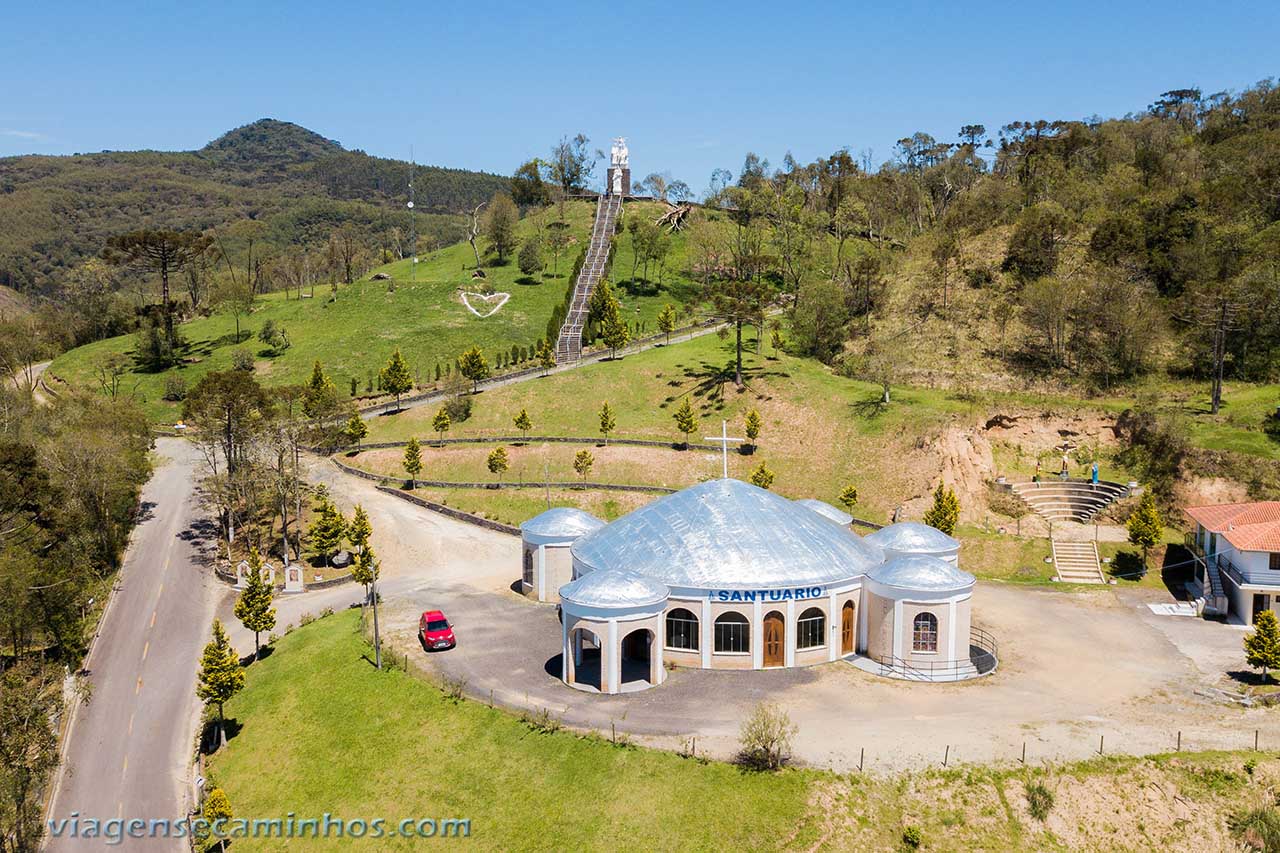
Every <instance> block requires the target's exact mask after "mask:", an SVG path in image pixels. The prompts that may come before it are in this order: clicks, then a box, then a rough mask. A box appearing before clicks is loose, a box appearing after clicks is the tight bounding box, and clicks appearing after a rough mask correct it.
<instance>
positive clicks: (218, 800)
mask: <svg viewBox="0 0 1280 853" xmlns="http://www.w3.org/2000/svg"><path fill="white" fill-rule="evenodd" d="M200 816H201V817H202V818H204V819H205V822H206V823H207V824H208V826H209V827H210V829H212V827H214V826H218V827H221V828H222V832H223V833H224V834H223V835H222V836H220V837H219V838H218V850H219V853H222V851H225V850H226V849H227V847H226V845H227V839H226V836H225V833H226V831H227V830H226V826H227V825H228V824H229V823H230V822H231V821H232V820H233V819H234V818H235V814H234V813H232V811H231V800H230V799H229V798H228V797H227V792H226V791H224V790H222V789H221V788H214V789H213V790H211V791H209V793H208V794H207V795H206V796H205V798H204V806H203V807H202V808H201V809H200ZM219 821H221V823H219ZM206 849H208V848H206Z"/></svg>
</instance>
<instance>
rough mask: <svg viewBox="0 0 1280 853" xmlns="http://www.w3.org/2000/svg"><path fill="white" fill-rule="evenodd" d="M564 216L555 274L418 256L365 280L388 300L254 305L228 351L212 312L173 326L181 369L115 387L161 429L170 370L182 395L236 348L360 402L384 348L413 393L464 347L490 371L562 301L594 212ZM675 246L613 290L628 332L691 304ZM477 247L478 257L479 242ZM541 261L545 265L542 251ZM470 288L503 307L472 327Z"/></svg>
mask: <svg viewBox="0 0 1280 853" xmlns="http://www.w3.org/2000/svg"><path fill="white" fill-rule="evenodd" d="M657 209H658V206H657V205H654V204H637V205H634V206H631V205H629V206H627V208H626V213H625V214H624V215H627V216H650V215H656V211H657ZM565 210H566V215H565V218H566V221H567V222H568V224H569V233H570V235H571V237H572V240H573V242H572V244H571V245H570V247H569V248H568V249H567V250H566V251H565V252H564V253H563V254H562V255H561V257H560V262H559V271H558V274H556V273H554V272H553V270H552V269H550V268H548V269H547V270H546V271H545V275H543V276H534V277H532V278H530V277H527V276H525V275H524V274H522V273H521V272H520V269H519V266H518V264H517V263H516V262H515V260H514V258H512V259H511V260H510V261H509V262H508V263H507V264H505V265H503V266H493V265H492V264H491V263H490V259H489V258H486V266H485V268H484V269H485V272H486V278H485V280H484V282H483V283H482V282H480V281H477V280H473V279H472V277H471V274H472V272H473V270H474V268H475V257H474V254H473V253H472V251H471V246H470V245H468V244H467V243H458V244H456V245H453V246H448V247H446V248H443V249H440V250H438V251H435V252H432V253H430V254H428V255H425V256H423V257H422V259H421V263H419V264H418V269H417V273H416V282H415V281H411V279H413V278H415V276H414V275H413V273H412V270H411V269H410V267H411V264H410V261H408V260H404V261H398V262H396V263H392V264H389V265H387V266H383V267H379V268H377V269H375V270H373V271H372V272H371V273H370V275H373V274H375V273H386V274H389V275H391V276H392V278H393V279H394V281H395V292H394V293H392V292H389V291H388V287H387V283H386V282H385V281H372V280H371V279H370V277H369V276H366V277H364V278H363V279H361V280H359V281H357V282H356V283H355V284H353V285H349V286H348V285H340V286H339V287H338V289H337V291H336V294H334V295H333V300H332V301H330V297H331V288H330V285H329V284H328V283H320V284H317V285H316V287H315V297H314V298H308V299H296V298H287V297H286V296H285V294H283V293H270V294H267V295H265V296H262V297H260V298H259V299H258V302H257V305H256V307H255V309H254V311H253V313H252V314H251V315H249V316H245V317H241V321H240V334H241V342H240V344H239V345H238V346H237V343H236V331H235V328H236V327H235V321H234V319H233V318H232V317H231V316H229V315H226V314H215V315H213V316H210V317H203V318H198V319H195V320H192V321H191V322H188V323H184V324H182V325H181V326H180V327H179V328H180V331H181V333H182V335H183V337H184V338H185V339H186V341H187V347H186V349H185V351H184V353H183V355H184V358H185V362H184V363H183V364H182V365H180V366H179V367H176V368H173V369H172V370H171V371H166V372H160V373H151V372H143V371H131V372H130V373H128V374H126V375H125V377H124V379H123V382H122V388H123V390H124V392H125V393H129V392H133V393H135V394H136V395H137V396H138V397H139V398H140V399H141V400H142V402H143V404H144V406H145V408H146V410H147V413H148V415H149V416H150V417H151V418H152V419H153V420H155V421H157V422H165V423H171V422H173V421H174V420H175V419H176V418H177V417H178V414H179V412H180V411H181V404H180V403H174V402H168V401H165V400H164V399H163V395H164V392H165V382H166V378H167V377H168V376H169V375H170V374H172V373H176V374H178V375H180V376H182V378H183V379H184V380H185V381H186V384H187V387H188V388H190V387H191V386H193V385H195V383H196V382H198V381H199V379H200V377H201V376H203V375H204V374H205V373H207V372H209V371H212V370H226V369H228V368H230V366H231V359H232V353H233V352H235V350H236V349H238V348H246V349H248V350H249V351H250V352H252V353H253V354H254V357H255V359H256V360H257V366H256V374H257V376H258V378H259V380H260V381H262V382H263V383H264V384H267V385H283V384H289V383H297V382H302V381H305V379H306V378H307V377H308V376H309V375H310V371H311V366H312V364H313V363H314V362H315V361H317V360H318V361H320V362H321V363H322V364H324V366H325V370H326V371H327V372H328V373H329V375H330V377H332V379H333V381H334V383H335V384H336V385H337V386H338V389H339V391H340V392H341V393H342V394H343V395H346V394H349V393H350V390H351V384H350V383H351V380H352V379H354V380H355V381H356V383H357V390H358V394H360V395H364V394H366V393H367V391H368V389H369V385H370V383H371V382H373V381H374V379H375V377H376V374H377V371H378V370H379V369H380V368H381V367H382V366H383V365H384V364H386V361H387V359H388V358H389V357H390V355H391V352H392V350H393V349H395V348H396V347H399V348H400V349H401V351H402V352H403V353H404V356H405V359H406V360H407V361H408V363H409V366H410V368H411V369H412V370H413V371H414V372H415V373H416V376H417V381H418V383H419V384H420V385H423V384H430V383H432V382H433V381H434V380H435V369H436V365H437V363H441V364H443V363H446V362H448V361H450V360H452V359H453V358H455V357H456V356H457V355H458V354H459V353H461V352H463V351H464V350H466V349H468V348H469V347H471V346H475V345H478V346H480V347H481V348H482V349H483V350H484V351H485V354H486V355H487V356H488V357H489V359H490V361H491V362H492V361H493V359H494V357H495V356H496V354H497V353H498V352H499V351H500V350H505V351H508V352H509V351H510V350H511V348H512V346H522V347H525V348H526V349H528V350H530V351H532V349H533V347H534V345H535V343H536V342H537V341H538V339H539V338H542V337H543V336H544V335H545V334H546V324H547V320H548V319H549V318H550V317H551V314H552V311H553V310H554V309H555V307H556V306H557V305H559V304H560V303H561V302H562V301H563V299H564V296H565V292H566V290H567V288H568V286H569V279H568V273H569V271H570V269H571V267H572V265H573V261H574V258H576V257H577V255H578V253H579V252H580V251H581V249H582V246H583V245H584V241H585V240H586V238H587V235H588V234H589V233H590V229H591V223H592V219H593V217H594V212H595V208H594V205H593V204H591V203H589V202H573V203H570V204H567V205H566V206H565ZM541 216H542V220H541V222H538V221H535V220H534V219H531V218H525V219H524V220H522V221H521V223H520V234H521V237H522V239H523V238H528V237H529V236H531V235H533V234H535V233H536V231H537V229H538V228H539V227H541V228H542V229H544V230H545V229H548V228H550V227H551V223H552V222H553V221H554V220H555V219H556V216H557V213H556V209H555V208H551V209H549V210H547V211H544V212H543V213H542V214H541ZM684 242H685V238H684V237H683V236H682V235H677V236H675V237H673V249H672V253H671V256H670V259H669V261H668V269H667V271H666V273H665V274H664V276H663V280H662V282H661V284H659V283H657V282H656V281H655V282H654V283H653V284H650V283H648V282H645V281H640V282H625V283H624V284H623V285H621V286H620V292H619V298H620V301H621V302H622V304H623V309H624V316H625V317H626V318H627V319H628V320H629V321H631V322H632V323H643V324H644V326H645V328H646V329H647V330H648V331H649V332H655V331H656V328H657V327H656V322H655V318H656V317H657V314H658V312H659V311H660V310H662V306H663V305H665V304H666V303H668V302H671V303H674V304H676V305H677V306H680V305H681V304H683V303H684V302H686V301H696V295H695V288H694V286H693V285H692V284H691V283H690V281H689V279H688V276H687V274H686V270H687V263H686V261H685V251H684ZM480 245H481V250H482V254H483V249H484V241H483V240H481V241H480ZM629 245H630V238H629V236H627V235H626V234H625V232H624V234H623V235H622V236H620V237H619V252H618V255H617V256H616V258H615V264H614V270H615V271H622V270H624V269H625V271H626V272H627V273H628V274H629V272H630V260H629V258H630V255H629V254H628V252H629V251H630V249H629ZM546 260H547V262H548V265H549V266H550V264H551V260H552V259H551V258H550V255H549V254H548V256H547V259H546ZM624 265H625V266H624ZM650 275H651V277H654V276H655V271H653V270H651V273H650ZM482 285H483V286H487V287H488V288H491V289H492V290H493V291H495V292H500V293H509V294H510V299H509V300H508V301H507V302H506V304H505V305H503V306H502V307H501V308H500V309H498V310H497V311H496V313H494V314H493V315H492V316H489V317H486V318H483V319H482V318H480V317H477V316H476V315H475V314H473V313H471V312H470V311H469V310H468V309H467V307H466V306H465V305H464V304H463V302H462V299H461V297H460V295H459V294H460V293H461V292H463V291H471V292H479V291H480V290H481V289H482ZM473 306H474V307H475V308H476V309H477V310H479V311H480V312H481V313H484V311H485V310H486V308H485V306H484V304H483V303H480V302H476V301H474V300H473ZM267 320H273V321H275V322H276V323H277V324H279V325H283V327H284V328H285V330H286V331H287V333H288V335H289V339H290V340H291V341H292V346H291V347H290V348H289V349H287V350H285V351H284V352H283V353H282V354H280V355H278V356H272V355H271V354H270V352H268V351H267V350H266V349H265V348H264V346H263V344H261V343H260V342H259V341H258V339H257V337H256V334H257V332H258V330H259V329H261V328H262V326H263V324H264V323H265V322H266V321H267ZM134 345H135V342H134V338H133V336H132V335H126V336H123V337H118V338H111V339H110V340H105V341H98V342H96V343H93V344H89V345H88V346H84V347H79V348H77V349H75V350H71V351H70V352H67V353H64V354H62V355H61V356H59V357H58V358H57V359H55V360H54V363H53V365H52V366H51V367H50V373H51V374H52V375H53V376H56V377H57V378H59V379H62V380H65V381H67V382H70V383H71V384H73V385H75V386H77V387H84V388H90V389H95V390H96V389H97V388H98V387H99V385H98V380H97V378H96V370H97V365H98V364H99V363H100V362H101V361H102V359H103V358H104V357H105V356H107V355H110V354H112V353H125V354H129V355H132V352H133V350H134ZM130 363H131V364H132V360H131V361H130Z"/></svg>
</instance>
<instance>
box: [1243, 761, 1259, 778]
mask: <svg viewBox="0 0 1280 853" xmlns="http://www.w3.org/2000/svg"><path fill="white" fill-rule="evenodd" d="M1257 769H1258V759H1256V758H1250V759H1249V760H1248V761H1246V762H1245V763H1244V772H1245V773H1248V774H1249V775H1250V776H1252V775H1253V774H1254V771H1256V770H1257Z"/></svg>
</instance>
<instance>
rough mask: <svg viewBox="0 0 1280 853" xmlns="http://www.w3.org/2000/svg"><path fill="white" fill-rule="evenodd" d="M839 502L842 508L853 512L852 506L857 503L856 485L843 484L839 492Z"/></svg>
mask: <svg viewBox="0 0 1280 853" xmlns="http://www.w3.org/2000/svg"><path fill="white" fill-rule="evenodd" d="M840 503H842V504H844V508H845V509H847V510H849V511H850V512H853V508H854V507H855V506H857V504H858V487H857V486H854V485H848V486H845V487H844V489H843V490H842V491H841V492H840Z"/></svg>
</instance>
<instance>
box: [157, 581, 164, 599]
mask: <svg viewBox="0 0 1280 853" xmlns="http://www.w3.org/2000/svg"><path fill="white" fill-rule="evenodd" d="M162 592H164V582H163V581H162V582H161V583H160V586H159V587H158V588H157V589H156V598H159V597H160V593H162Z"/></svg>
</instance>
